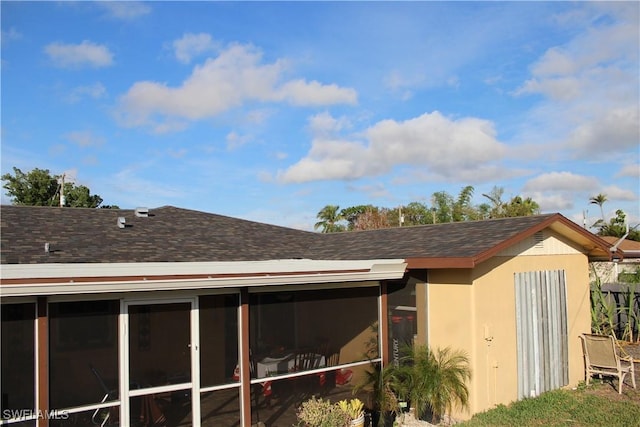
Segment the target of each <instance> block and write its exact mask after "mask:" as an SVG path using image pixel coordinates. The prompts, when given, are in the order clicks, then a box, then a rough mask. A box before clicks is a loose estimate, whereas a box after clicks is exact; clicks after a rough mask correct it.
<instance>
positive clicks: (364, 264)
mask: <svg viewBox="0 0 640 427" xmlns="http://www.w3.org/2000/svg"><path fill="white" fill-rule="evenodd" d="M190 264H191V263H190ZM223 264H225V265H224V266H220V268H221V269H220V270H219V271H216V272H215V273H214V272H212V270H209V272H210V274H211V275H212V276H214V275H218V274H236V273H239V274H261V275H250V276H233V277H210V278H198V279H188V278H187V279H184V280H181V279H172V280H152V279H150V280H122V281H118V280H108V279H107V280H103V281H99V280H96V281H82V282H77V281H73V280H71V281H69V282H65V283H39V280H38V279H44V278H54V276H48V277H47V276H46V275H45V274H46V273H50V274H53V273H56V274H60V276H56V277H76V278H77V277H79V276H75V275H73V274H72V273H73V271H67V270H61V269H58V268H57V267H58V266H52V265H51V264H48V265H45V264H41V265H35V266H33V267H38V268H36V269H35V270H31V271H29V270H28V269H25V266H24V265H20V266H19V267H21V271H17V270H15V269H12V270H10V271H5V267H7V266H3V269H2V275H3V279H9V278H11V279H18V278H20V279H25V280H29V278H33V279H32V280H30V283H25V284H11V285H4V286H2V297H14V296H26V295H31V296H33V295H69V294H89V293H91V294H93V293H105V291H106V292H108V293H114V292H115V293H117V292H146V291H169V290H178V289H180V290H188V289H189V290H192V289H211V288H216V289H219V288H237V287H242V286H277V285H304V284H314V283H335V282H354V281H358V282H361V281H377V280H389V279H400V278H402V276H403V275H404V272H405V269H406V263H405V262H404V261H403V260H385V261H384V263H383V262H381V261H379V260H372V261H346V262H345V261H335V262H334V261H318V262H313V261H311V262H310V261H302V262H301V264H297V263H296V262H293V261H292V262H291V263H290V264H286V263H285V264H278V263H277V262H276V263H275V264H273V263H272V262H270V261H269V262H267V264H263V262H258V264H260V265H262V267H263V268H260V269H255V272H249V271H248V270H249V269H252V268H255V265H254V263H253V262H249V263H233V264H234V266H235V268H236V270H234V273H232V272H231V271H232V270H229V269H228V265H227V264H229V263H223ZM154 265H157V264H154ZM192 265H193V264H192ZM276 265H279V266H280V267H287V268H281V269H280V270H275V266H276ZM293 265H295V267H297V268H298V269H297V270H296V269H293ZM104 266H109V265H108V264H106V265H105V264H98V265H96V266H95V269H90V270H87V269H86V268H87V267H91V266H88V265H83V267H85V271H84V273H83V274H84V276H82V277H83V278H92V277H95V278H98V277H113V278H117V277H123V276H128V275H129V274H133V272H132V271H131V270H130V268H129V267H131V266H130V265H126V267H123V268H124V270H119V268H120V267H122V264H112V265H111V266H110V267H109V268H110V270H109V272H110V274H106V273H107V272H106V271H104V270H102V267H104ZM160 266H161V267H164V268H160V267H159V268H160V269H159V270H158V271H154V274H153V275H154V276H158V275H160V276H162V275H165V274H166V275H171V274H175V273H169V271H168V270H167V269H166V267H167V266H166V265H162V264H160ZM11 267H14V266H11ZM39 267H51V268H53V270H51V271H48V270H46V269H44V268H39ZM134 267H135V264H134ZM245 267H252V268H245ZM266 267H273V268H274V269H273V270H269V269H265V268H266ZM329 267H330V269H328V268H329ZM223 270H224V271H225V272H222V271H223ZM355 270H360V271H355ZM63 271H64V272H63ZM199 271H200V269H199V268H196V269H195V270H191V271H190V273H189V274H192V275H193V274H203V273H199ZM257 271H260V273H257ZM267 271H272V273H267ZM310 272H312V273H310ZM89 273H90V274H89ZM204 274H208V273H204ZM23 275H24V276H23ZM19 276H20V277H19ZM34 277H36V278H34Z"/></svg>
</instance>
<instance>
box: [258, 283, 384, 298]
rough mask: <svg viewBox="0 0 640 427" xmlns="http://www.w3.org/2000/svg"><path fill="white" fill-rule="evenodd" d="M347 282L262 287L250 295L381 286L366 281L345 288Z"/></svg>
mask: <svg viewBox="0 0 640 427" xmlns="http://www.w3.org/2000/svg"><path fill="white" fill-rule="evenodd" d="M345 283H346V282H331V283H327V282H322V283H305V284H302V285H290V284H285V285H279V286H262V287H257V286H254V287H251V288H249V294H251V295H253V294H258V293H260V294H263V293H270V292H298V291H326V290H330V289H344V288H345V287H349V288H373V287H377V286H380V282H379V281H364V282H357V283H353V282H351V283H350V284H349V285H348V286H345Z"/></svg>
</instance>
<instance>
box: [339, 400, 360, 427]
mask: <svg viewBox="0 0 640 427" xmlns="http://www.w3.org/2000/svg"><path fill="white" fill-rule="evenodd" d="M338 407H339V408H340V409H341V410H342V412H344V413H345V414H347V415H348V416H349V421H350V424H349V425H350V426H352V427H363V426H364V403H362V401H361V400H360V399H358V398H355V399H351V400H349V401H347V400H346V399H345V400H341V401H339V402H338Z"/></svg>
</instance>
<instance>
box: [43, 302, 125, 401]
mask: <svg viewBox="0 0 640 427" xmlns="http://www.w3.org/2000/svg"><path fill="white" fill-rule="evenodd" d="M119 310H120V305H119V302H118V301H111V300H104V301H78V302H61V303H51V304H49V336H50V337H51V342H50V346H49V370H50V372H49V388H50V393H49V394H50V395H49V399H50V404H51V408H52V409H62V408H68V407H74V406H82V405H87V404H95V403H100V402H101V401H102V400H103V399H104V398H105V396H107V395H108V396H107V399H106V400H107V401H108V400H117V398H118V395H117V390H118V339H117V332H116V331H117V330H118V313H119Z"/></svg>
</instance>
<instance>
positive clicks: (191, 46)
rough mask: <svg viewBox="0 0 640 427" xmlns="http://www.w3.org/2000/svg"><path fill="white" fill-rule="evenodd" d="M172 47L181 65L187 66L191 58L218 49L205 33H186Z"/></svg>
mask: <svg viewBox="0 0 640 427" xmlns="http://www.w3.org/2000/svg"><path fill="white" fill-rule="evenodd" d="M172 46H173V50H174V53H175V55H176V58H177V59H178V61H180V62H182V63H183V64H188V63H190V62H191V60H192V59H193V57H195V56H198V55H200V54H202V53H205V52H212V51H215V50H216V49H218V47H219V46H218V44H217V43H215V42H214V41H213V39H212V38H211V35H209V34H207V33H200V34H193V33H187V34H185V35H183V36H182V38H180V39H178V40H174V41H173V43H172Z"/></svg>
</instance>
